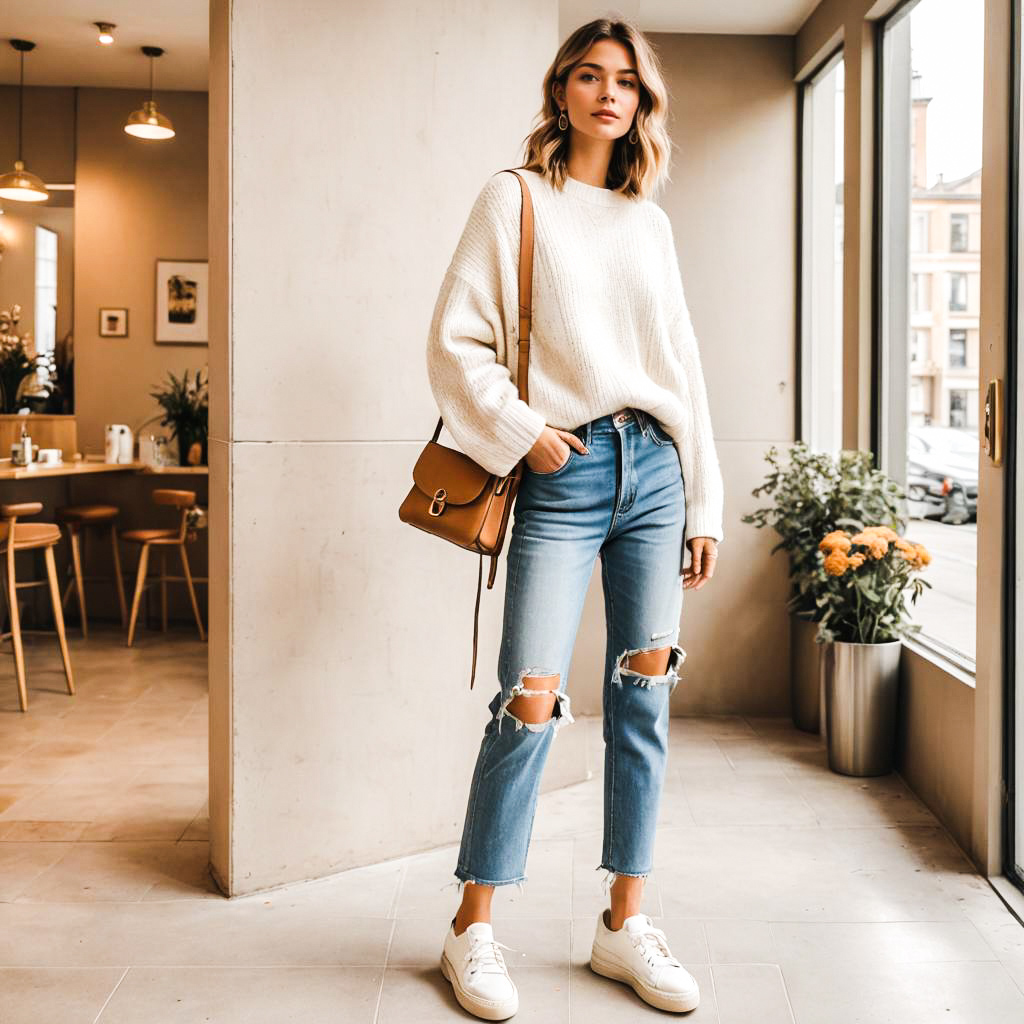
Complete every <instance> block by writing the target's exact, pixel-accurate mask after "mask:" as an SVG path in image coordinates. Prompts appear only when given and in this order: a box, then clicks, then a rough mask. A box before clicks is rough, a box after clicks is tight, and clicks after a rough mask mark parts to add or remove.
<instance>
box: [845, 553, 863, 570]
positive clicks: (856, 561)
mask: <svg viewBox="0 0 1024 1024" xmlns="http://www.w3.org/2000/svg"><path fill="white" fill-rule="evenodd" d="M865 557H867V556H866V555H865V554H864V552H863V551H857V552H855V553H854V554H852V555H850V556H849V557H848V561H849V563H850V568H851V569H859V568H860V567H861V566H862V565H863V564H864V559H865Z"/></svg>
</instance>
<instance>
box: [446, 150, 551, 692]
mask: <svg viewBox="0 0 1024 1024" xmlns="http://www.w3.org/2000/svg"><path fill="white" fill-rule="evenodd" d="M505 170H507V171H509V172H510V173H511V174H514V175H515V176H516V177H517V178H518V179H519V188H520V190H521V191H522V193H523V206H522V211H521V213H520V215H519V337H518V342H519V365H518V367H517V372H516V379H517V381H518V385H519V397H520V398H521V399H522V400H523V401H524V402H526V401H529V395H530V391H529V381H528V379H527V374H528V373H529V370H530V327H531V323H532V320H533V198H532V197H531V195H530V189H529V187H528V186H527V184H526V181H525V179H524V178H523V176H522V175H521V174H520V173H519V172H518V171H516V170H514V169H513V168H511V167H506V168H505ZM499 173H503V172H499ZM440 434H441V420H440V419H438V421H437V429H436V430H435V431H434V438H433V439H434V440H435V441H436V440H437V439H438V437H439V436H440ZM521 468H522V463H521V462H520V463H519V465H517V466H516V468H515V470H514V471H513V472H519V471H520V470H521ZM497 572H498V555H497V554H494V555H491V566H490V570H489V572H488V573H487V589H488V590H490V589H491V588H492V587H493V586H494V578H495V576H496V575H497ZM483 574H484V556H483V555H481V556H480V565H479V567H478V569H477V574H476V607H475V608H474V609H473V667H472V669H471V671H470V676H469V688H470V689H471V690H472V689H473V683H474V682H476V654H477V640H478V638H479V636H480V592H481V589H482V586H483Z"/></svg>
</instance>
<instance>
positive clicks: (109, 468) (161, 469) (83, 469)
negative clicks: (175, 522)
mask: <svg viewBox="0 0 1024 1024" xmlns="http://www.w3.org/2000/svg"><path fill="white" fill-rule="evenodd" d="M209 472H210V467H209V466H147V465H145V464H143V463H141V462H109V463H108V462H85V461H84V460H83V461H79V462H62V463H59V464H58V465H56V466H43V465H41V464H40V463H38V462H34V463H32V464H31V465H29V466H14V465H12V464H11V460H10V459H0V480H25V479H27V478H32V479H33V480H35V479H38V478H39V477H43V476H85V475H87V474H90V473H146V474H150V473H152V474H162V475H181V474H190V475H195V476H208V475H209Z"/></svg>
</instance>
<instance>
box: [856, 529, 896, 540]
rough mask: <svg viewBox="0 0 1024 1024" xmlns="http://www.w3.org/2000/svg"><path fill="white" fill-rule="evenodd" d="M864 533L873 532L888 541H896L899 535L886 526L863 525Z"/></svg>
mask: <svg viewBox="0 0 1024 1024" xmlns="http://www.w3.org/2000/svg"><path fill="white" fill-rule="evenodd" d="M864 532H865V533H875V534H877V535H878V536H879V537H884V538H885V539H886V540H888V541H896V540H899V539H900V535H899V534H898V533H897V532H896V531H895V530H893V529H892V528H891V527H888V526H865V527H864Z"/></svg>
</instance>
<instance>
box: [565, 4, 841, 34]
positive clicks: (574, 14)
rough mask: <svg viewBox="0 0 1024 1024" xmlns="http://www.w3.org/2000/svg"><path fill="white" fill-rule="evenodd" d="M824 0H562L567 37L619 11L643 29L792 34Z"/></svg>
mask: <svg viewBox="0 0 1024 1024" xmlns="http://www.w3.org/2000/svg"><path fill="white" fill-rule="evenodd" d="M820 2H821V0H621V2H620V3H618V4H616V5H615V6H614V7H607V8H606V7H603V6H598V5H596V4H594V3H593V0H560V3H559V5H558V21H559V25H560V27H561V30H562V35H563V37H564V36H566V35H568V34H569V32H571V31H572V30H573V29H574V28H576V26H577V25H583V24H584V23H586V22H588V21H590V19H591V18H600V17H611V16H612V15H613V14H621V15H623V16H624V17H626V18H629V19H631V20H632V21H634V22H636V23H637V24H638V25H639V26H640V28H641V29H643V31H644V32H700V33H722V34H723V35H751V36H760V35H765V36H791V35H795V34H796V31H797V29H799V28H800V26H801V25H802V24H803V23H804V22H805V21H806V20H807V16H808V15H809V14H810V13H811V11H813V10H814V8H815V7H817V6H818V4H819V3H820Z"/></svg>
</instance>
